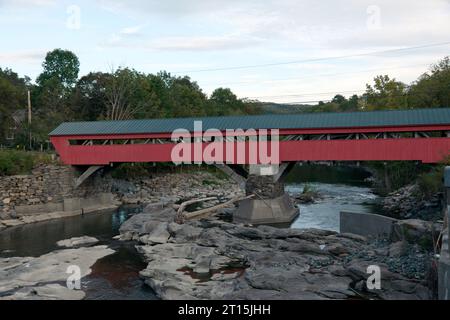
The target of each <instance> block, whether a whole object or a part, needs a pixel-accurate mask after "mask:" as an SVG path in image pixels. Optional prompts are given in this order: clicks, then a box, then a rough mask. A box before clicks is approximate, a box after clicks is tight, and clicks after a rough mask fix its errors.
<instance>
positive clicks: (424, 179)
mask: <svg viewBox="0 0 450 320" xmlns="http://www.w3.org/2000/svg"><path fill="white" fill-rule="evenodd" d="M443 171H444V170H443V168H442V167H438V168H436V169H434V170H433V171H431V172H429V173H423V174H421V175H419V177H418V179H417V184H418V185H419V192H420V196H421V197H422V198H425V199H427V198H431V197H432V196H433V195H436V194H437V193H439V192H442V190H443V188H444V186H443V183H442V179H443Z"/></svg>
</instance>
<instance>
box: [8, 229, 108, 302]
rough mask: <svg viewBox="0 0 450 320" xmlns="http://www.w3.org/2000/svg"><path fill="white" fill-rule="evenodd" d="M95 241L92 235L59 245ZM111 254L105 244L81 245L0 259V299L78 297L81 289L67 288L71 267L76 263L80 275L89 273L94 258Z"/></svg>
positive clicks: (75, 244) (86, 243)
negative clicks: (40, 253)
mask: <svg viewBox="0 0 450 320" xmlns="http://www.w3.org/2000/svg"><path fill="white" fill-rule="evenodd" d="M93 243H95V241H94V239H92V238H86V239H84V238H77V239H67V240H66V241H64V242H62V243H61V245H62V246H77V247H78V246H83V245H90V244H93ZM112 253H114V250H112V249H110V248H108V247H107V246H94V247H80V248H77V249H65V250H58V251H54V252H51V253H48V254H45V255H42V256H40V257H12V258H1V259H0V300H81V299H83V298H84V297H85V294H84V292H83V291H82V290H71V289H69V288H67V285H66V281H67V279H68V277H69V276H70V273H68V271H70V269H68V268H69V267H70V266H77V267H79V270H80V276H81V278H82V277H85V276H87V275H89V274H90V273H91V267H92V266H93V265H94V264H95V262H96V261H97V260H99V259H100V258H103V257H105V256H107V255H110V254H112Z"/></svg>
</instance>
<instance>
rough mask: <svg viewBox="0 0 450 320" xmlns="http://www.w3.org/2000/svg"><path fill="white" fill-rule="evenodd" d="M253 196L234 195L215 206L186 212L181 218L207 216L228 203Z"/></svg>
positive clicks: (228, 204) (188, 218)
mask: <svg viewBox="0 0 450 320" xmlns="http://www.w3.org/2000/svg"><path fill="white" fill-rule="evenodd" d="M253 197H255V195H254V194H252V195H250V196H241V197H236V198H233V199H231V200H229V201H227V202H224V203H221V204H219V205H217V206H213V207H210V208H206V209H201V210H197V211H194V212H187V213H184V214H183V220H191V219H194V218H196V217H199V216H207V215H210V214H212V213H214V212H215V211H217V210H219V209H223V208H226V207H228V206H230V205H232V204H234V203H236V202H239V201H243V200H247V199H251V198H253Z"/></svg>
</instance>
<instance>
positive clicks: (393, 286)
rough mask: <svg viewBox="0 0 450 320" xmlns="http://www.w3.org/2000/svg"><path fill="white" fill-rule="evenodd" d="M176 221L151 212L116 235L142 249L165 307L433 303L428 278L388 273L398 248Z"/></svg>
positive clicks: (166, 212)
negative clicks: (374, 280) (377, 280)
mask: <svg viewBox="0 0 450 320" xmlns="http://www.w3.org/2000/svg"><path fill="white" fill-rule="evenodd" d="M227 212H228V214H229V213H230V210H228V211H227ZM227 212H222V215H226V214H227ZM175 214H176V213H175V211H174V210H173V209H172V208H170V207H169V208H163V209H161V208H155V207H150V208H148V209H147V210H145V211H144V213H142V214H138V215H136V216H134V217H132V218H131V219H130V220H128V221H127V222H125V223H124V224H123V225H122V227H121V229H120V231H121V239H122V240H124V241H128V240H136V241H138V242H139V245H138V246H137V249H138V251H139V252H140V253H141V254H142V256H143V258H144V259H145V260H146V261H147V263H148V266H147V268H146V269H145V270H143V271H141V276H142V277H143V278H144V279H145V282H146V283H147V284H148V285H149V286H150V287H151V288H152V289H153V290H154V291H155V292H156V294H157V295H158V296H159V297H160V298H162V299H366V298H375V299H429V298H431V296H432V293H431V291H430V289H429V288H428V287H427V281H426V279H425V272H423V273H418V276H417V277H416V278H411V275H409V277H408V274H407V273H405V272H402V270H401V268H400V269H395V268H393V265H394V261H401V259H404V255H405V254H407V252H408V251H407V250H406V251H403V250H400V249H398V248H397V247H399V246H400V245H399V244H398V243H394V244H391V243H390V242H385V243H382V242H374V241H370V240H369V239H367V238H364V237H361V236H357V235H352V234H339V233H336V232H331V231H323V230H314V229H310V230H296V229H278V228H274V227H269V226H260V227H257V228H254V227H249V226H244V225H236V224H232V223H228V222H225V221H222V220H221V219H219V218H209V219H206V220H201V221H188V222H186V223H185V224H182V225H180V224H176V223H174V222H173V219H174V217H175ZM401 243H402V245H403V246H405V247H406V248H409V249H408V250H410V249H411V248H413V246H411V245H409V244H408V243H407V242H404V241H403V240H402V241H401ZM396 248H397V249H396ZM416 249H417V250H420V249H419V248H416ZM414 254H416V253H414ZM424 260H428V259H424ZM414 263H416V262H414ZM370 265H377V266H379V267H380V269H381V289H380V290H369V289H368V288H367V286H366V280H367V278H368V277H369V276H370V274H369V273H367V268H368V267H369V266H370ZM425 265H426V263H425ZM426 267H427V266H426ZM426 267H425V268H426Z"/></svg>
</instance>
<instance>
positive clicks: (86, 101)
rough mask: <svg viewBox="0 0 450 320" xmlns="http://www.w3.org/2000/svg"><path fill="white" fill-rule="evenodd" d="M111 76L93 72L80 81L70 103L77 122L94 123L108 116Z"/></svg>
mask: <svg viewBox="0 0 450 320" xmlns="http://www.w3.org/2000/svg"><path fill="white" fill-rule="evenodd" d="M110 76H111V75H110V74H109V73H103V72H91V73H89V74H88V75H86V76H84V77H82V78H81V79H80V80H79V81H78V83H77V84H76V86H75V90H74V93H73V95H72V97H71V101H70V105H71V109H72V110H73V114H74V118H75V119H76V120H85V121H94V120H98V119H99V118H101V116H102V115H105V114H106V104H105V101H106V85H107V82H108V80H109V78H110Z"/></svg>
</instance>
